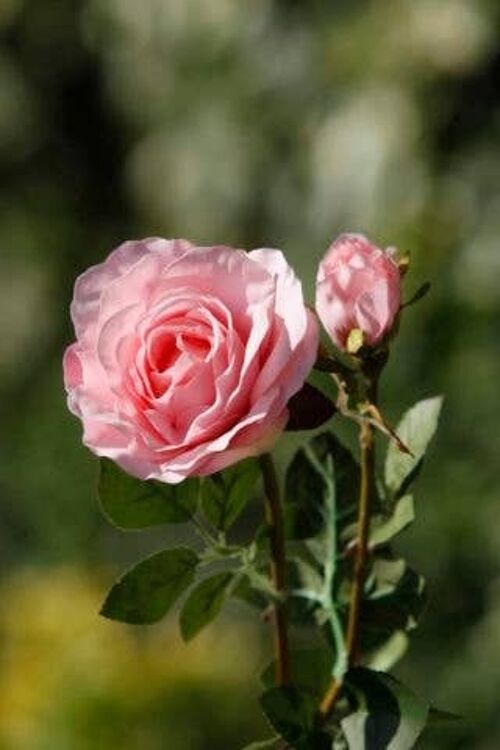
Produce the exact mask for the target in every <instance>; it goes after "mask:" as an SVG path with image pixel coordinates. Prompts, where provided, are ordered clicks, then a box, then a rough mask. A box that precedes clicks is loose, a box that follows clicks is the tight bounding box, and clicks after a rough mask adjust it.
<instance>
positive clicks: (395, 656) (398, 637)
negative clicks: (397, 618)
mask: <svg viewBox="0 0 500 750" xmlns="http://www.w3.org/2000/svg"><path fill="white" fill-rule="evenodd" d="M408 646H409V638H408V636H407V634H406V633H405V632H404V631H402V630H396V632H395V633H393V634H392V635H390V636H389V637H388V638H387V640H385V641H384V642H383V643H382V644H381V645H380V646H378V647H377V648H376V649H375V650H374V651H372V653H370V654H368V655H367V656H366V657H365V662H366V665H367V666H368V667H370V669H374V670H376V671H377V672H388V671H389V670H391V669H392V668H393V667H394V665H395V664H397V663H398V661H400V660H401V659H402V658H403V656H404V655H405V653H406V652H407V650H408Z"/></svg>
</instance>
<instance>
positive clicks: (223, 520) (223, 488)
mask: <svg viewBox="0 0 500 750" xmlns="http://www.w3.org/2000/svg"><path fill="white" fill-rule="evenodd" d="M259 475H260V472H259V465H258V462H257V461H256V460H255V459H253V458H249V459H246V460H245V461H240V463H238V464H236V465H235V466H232V467H231V468H229V469H226V470H225V471H223V472H219V473H218V474H213V475H212V476H210V477H206V478H205V479H204V480H203V483H202V505H203V510H204V512H205V515H206V516H207V518H208V520H209V521H210V523H211V524H212V525H213V526H215V528H216V529H220V530H221V531H227V530H228V529H229V528H230V527H231V526H232V525H233V523H234V522H235V521H236V519H237V518H238V516H239V515H240V513H241V512H242V511H243V509H244V508H245V506H246V504H247V503H248V502H249V500H251V498H252V495H253V490H254V488H255V484H256V482H257V479H258V478H259Z"/></svg>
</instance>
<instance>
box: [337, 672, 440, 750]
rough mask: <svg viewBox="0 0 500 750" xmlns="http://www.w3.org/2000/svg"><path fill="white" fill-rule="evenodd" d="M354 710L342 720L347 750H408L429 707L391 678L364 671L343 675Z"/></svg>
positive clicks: (379, 673)
mask: <svg viewBox="0 0 500 750" xmlns="http://www.w3.org/2000/svg"><path fill="white" fill-rule="evenodd" d="M346 686H347V689H348V690H349V691H350V692H352V694H353V695H354V697H355V699H356V703H357V710H355V711H354V712H353V713H351V714H349V715H348V716H347V717H345V718H344V719H342V722H341V725H342V730H343V732H344V736H345V738H346V739H347V743H348V746H349V748H350V750H411V749H412V748H413V747H415V743H416V742H417V740H418V738H419V736H420V735H421V733H422V731H423V729H424V727H425V725H426V723H427V718H428V715H429V706H428V704H427V703H425V702H424V701H422V700H420V699H419V698H417V696H416V695H414V693H412V691H411V690H409V689H408V688H407V687H405V686H404V685H402V684H401V683H400V682H398V680H396V679H395V678H394V677H392V676H391V675H388V674H385V673H383V672H375V671H373V670H369V669H366V668H364V667H356V668H354V669H351V670H350V671H349V672H348V674H347V675H346Z"/></svg>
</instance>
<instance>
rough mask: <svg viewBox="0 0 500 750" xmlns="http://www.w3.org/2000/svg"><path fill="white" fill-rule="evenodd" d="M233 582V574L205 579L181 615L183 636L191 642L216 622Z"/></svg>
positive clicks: (197, 587) (192, 592)
mask: <svg viewBox="0 0 500 750" xmlns="http://www.w3.org/2000/svg"><path fill="white" fill-rule="evenodd" d="M232 580H233V574H232V573H217V574H216V575H214V576H211V577H210V578H205V580H204V581H202V582H201V583H199V584H198V585H197V586H196V587H195V588H194V589H193V590H192V591H191V592H190V594H189V596H188V598H187V599H186V601H185V602H184V604H183V606H182V609H181V614H180V626H181V634H182V638H183V639H184V641H190V640H191V639H192V638H194V637H195V635H197V634H198V633H199V632H200V630H202V629H203V628H204V627H205V626H206V625H208V624H209V623H210V622H212V620H214V619H215V618H216V617H217V615H218V614H219V612H220V610H221V607H222V605H223V603H224V599H225V598H226V593H227V587H228V586H229V584H230V583H231V581H232Z"/></svg>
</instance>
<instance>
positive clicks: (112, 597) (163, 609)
mask: <svg viewBox="0 0 500 750" xmlns="http://www.w3.org/2000/svg"><path fill="white" fill-rule="evenodd" d="M197 564H198V555H197V554H196V553H195V552H193V550H191V549H188V548H187V547H177V548H176V549H171V550H164V551H162V552H157V553H156V554H154V555H151V557H148V558H146V559H145V560H142V562H140V563H138V564H137V565H135V566H134V567H133V568H131V569H130V570H129V571H127V572H126V573H125V575H124V576H123V577H122V578H121V579H120V580H119V581H118V582H117V583H116V584H115V585H114V586H113V588H112V589H111V591H110V592H109V594H108V596H107V598H106V601H105V602H104V604H103V607H102V609H101V614H102V615H104V616H105V617H108V618H109V619H111V620H120V621H121V622H128V623H130V624H134V625H136V624H145V623H152V622H156V621H157V620H160V619H161V618H162V617H163V616H164V615H166V614H167V612H168V611H169V609H170V608H171V607H172V605H173V604H175V602H176V601H177V599H178V598H179V596H180V595H181V594H182V593H183V592H184V591H185V590H186V589H187V588H188V587H189V586H190V584H191V583H192V581H193V578H194V574H195V570H196V566H197Z"/></svg>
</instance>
